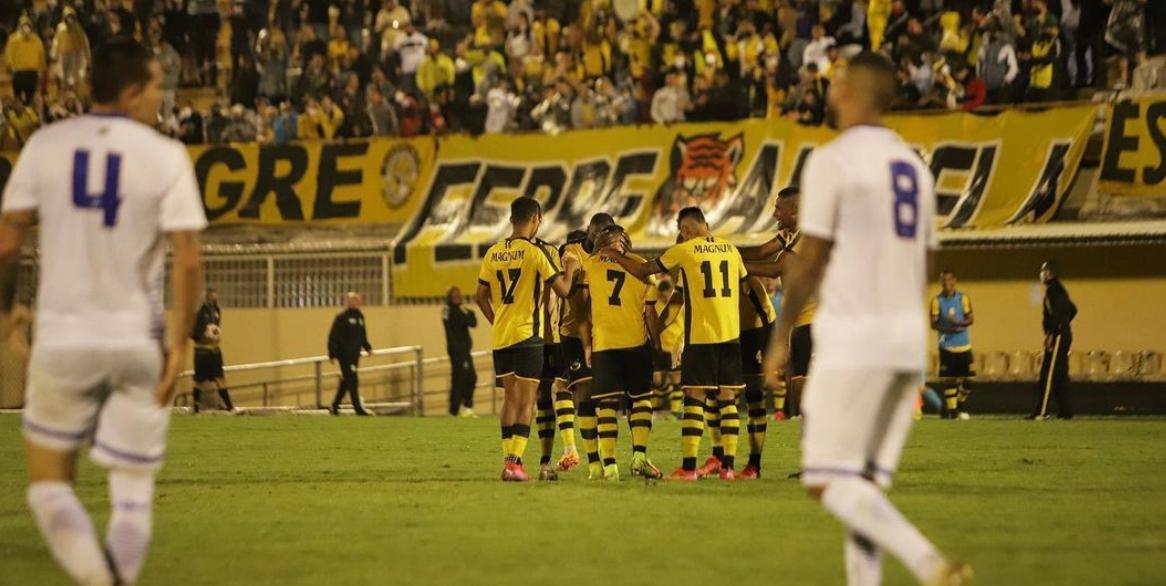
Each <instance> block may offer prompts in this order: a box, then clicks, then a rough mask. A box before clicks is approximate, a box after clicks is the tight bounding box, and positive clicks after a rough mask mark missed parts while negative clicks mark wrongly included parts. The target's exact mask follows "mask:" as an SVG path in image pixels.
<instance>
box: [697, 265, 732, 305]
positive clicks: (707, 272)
mask: <svg viewBox="0 0 1166 586" xmlns="http://www.w3.org/2000/svg"><path fill="white" fill-rule="evenodd" d="M720 268H721V297H732V296H733V290H732V289H731V288H730V287H729V261H727V260H722V261H721V264H720ZM700 272H701V273H702V274H703V275H704V291H703V293H704V296H705V297H716V296H717V290H716V289H715V288H714V287H713V264H712V263H711V262H709V261H707V260H706V261H704V262H702V263H700Z"/></svg>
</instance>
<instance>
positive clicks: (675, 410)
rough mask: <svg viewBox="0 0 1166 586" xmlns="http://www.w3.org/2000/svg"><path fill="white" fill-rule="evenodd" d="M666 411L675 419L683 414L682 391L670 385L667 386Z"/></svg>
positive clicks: (676, 386)
mask: <svg viewBox="0 0 1166 586" xmlns="http://www.w3.org/2000/svg"><path fill="white" fill-rule="evenodd" d="M668 410H669V411H671V412H672V414H673V415H675V416H677V417H680V416H681V415H682V414H683V413H684V391H683V390H681V389H680V387H679V386H678V385H674V384H672V383H669V384H668Z"/></svg>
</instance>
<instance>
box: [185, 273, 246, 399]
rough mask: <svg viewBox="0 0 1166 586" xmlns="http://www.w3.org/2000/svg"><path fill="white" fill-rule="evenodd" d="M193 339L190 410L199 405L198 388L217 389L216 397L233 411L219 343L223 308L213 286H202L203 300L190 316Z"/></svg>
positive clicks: (220, 340) (200, 391) (221, 331)
mask: <svg viewBox="0 0 1166 586" xmlns="http://www.w3.org/2000/svg"><path fill="white" fill-rule="evenodd" d="M190 338H191V339H192V340H194V391H193V392H192V393H191V395H192V397H193V398H194V400H193V401H192V402H193V403H194V412H195V413H198V411H199V409H200V408H201V407H202V392H203V391H204V390H207V389H208V388H209V389H213V390H217V391H218V394H219V400H220V401H222V403H223V408H225V409H226V410H227V411H234V410H235V405H234V404H232V403H231V393H230V391H228V390H227V378H226V374H224V373H223V350H222V348H220V347H219V344H221V343H222V339H223V312H222V310H220V309H219V294H218V292H217V291H215V290H214V289H207V290H206V301H205V302H203V304H202V307H199V308H198V313H197V314H195V318H194V329H192V330H191V332H190Z"/></svg>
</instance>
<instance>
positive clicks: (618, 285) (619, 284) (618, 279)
mask: <svg viewBox="0 0 1166 586" xmlns="http://www.w3.org/2000/svg"><path fill="white" fill-rule="evenodd" d="M627 278H628V274H627V273H625V272H623V271H617V270H609V271H607V280H608V281H609V282H611V283H615V286H613V287H612V288H611V297H608V298H607V304H608V305H623V302H621V301H620V300H619V292H620V291H623V282H624V279H627Z"/></svg>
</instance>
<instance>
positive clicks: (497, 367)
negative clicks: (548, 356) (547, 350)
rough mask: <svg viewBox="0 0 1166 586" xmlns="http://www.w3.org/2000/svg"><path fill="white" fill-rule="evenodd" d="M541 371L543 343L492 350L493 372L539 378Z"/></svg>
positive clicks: (499, 375)
mask: <svg viewBox="0 0 1166 586" xmlns="http://www.w3.org/2000/svg"><path fill="white" fill-rule="evenodd" d="M542 371H543V345H542V344H532V345H529V346H510V347H509V348H503V349H501V350H495V351H494V374H495V376H498V377H504V376H509V375H512V374H513V375H514V376H517V377H518V378H524V379H527V380H534V381H537V380H539V375H541V374H542Z"/></svg>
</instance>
